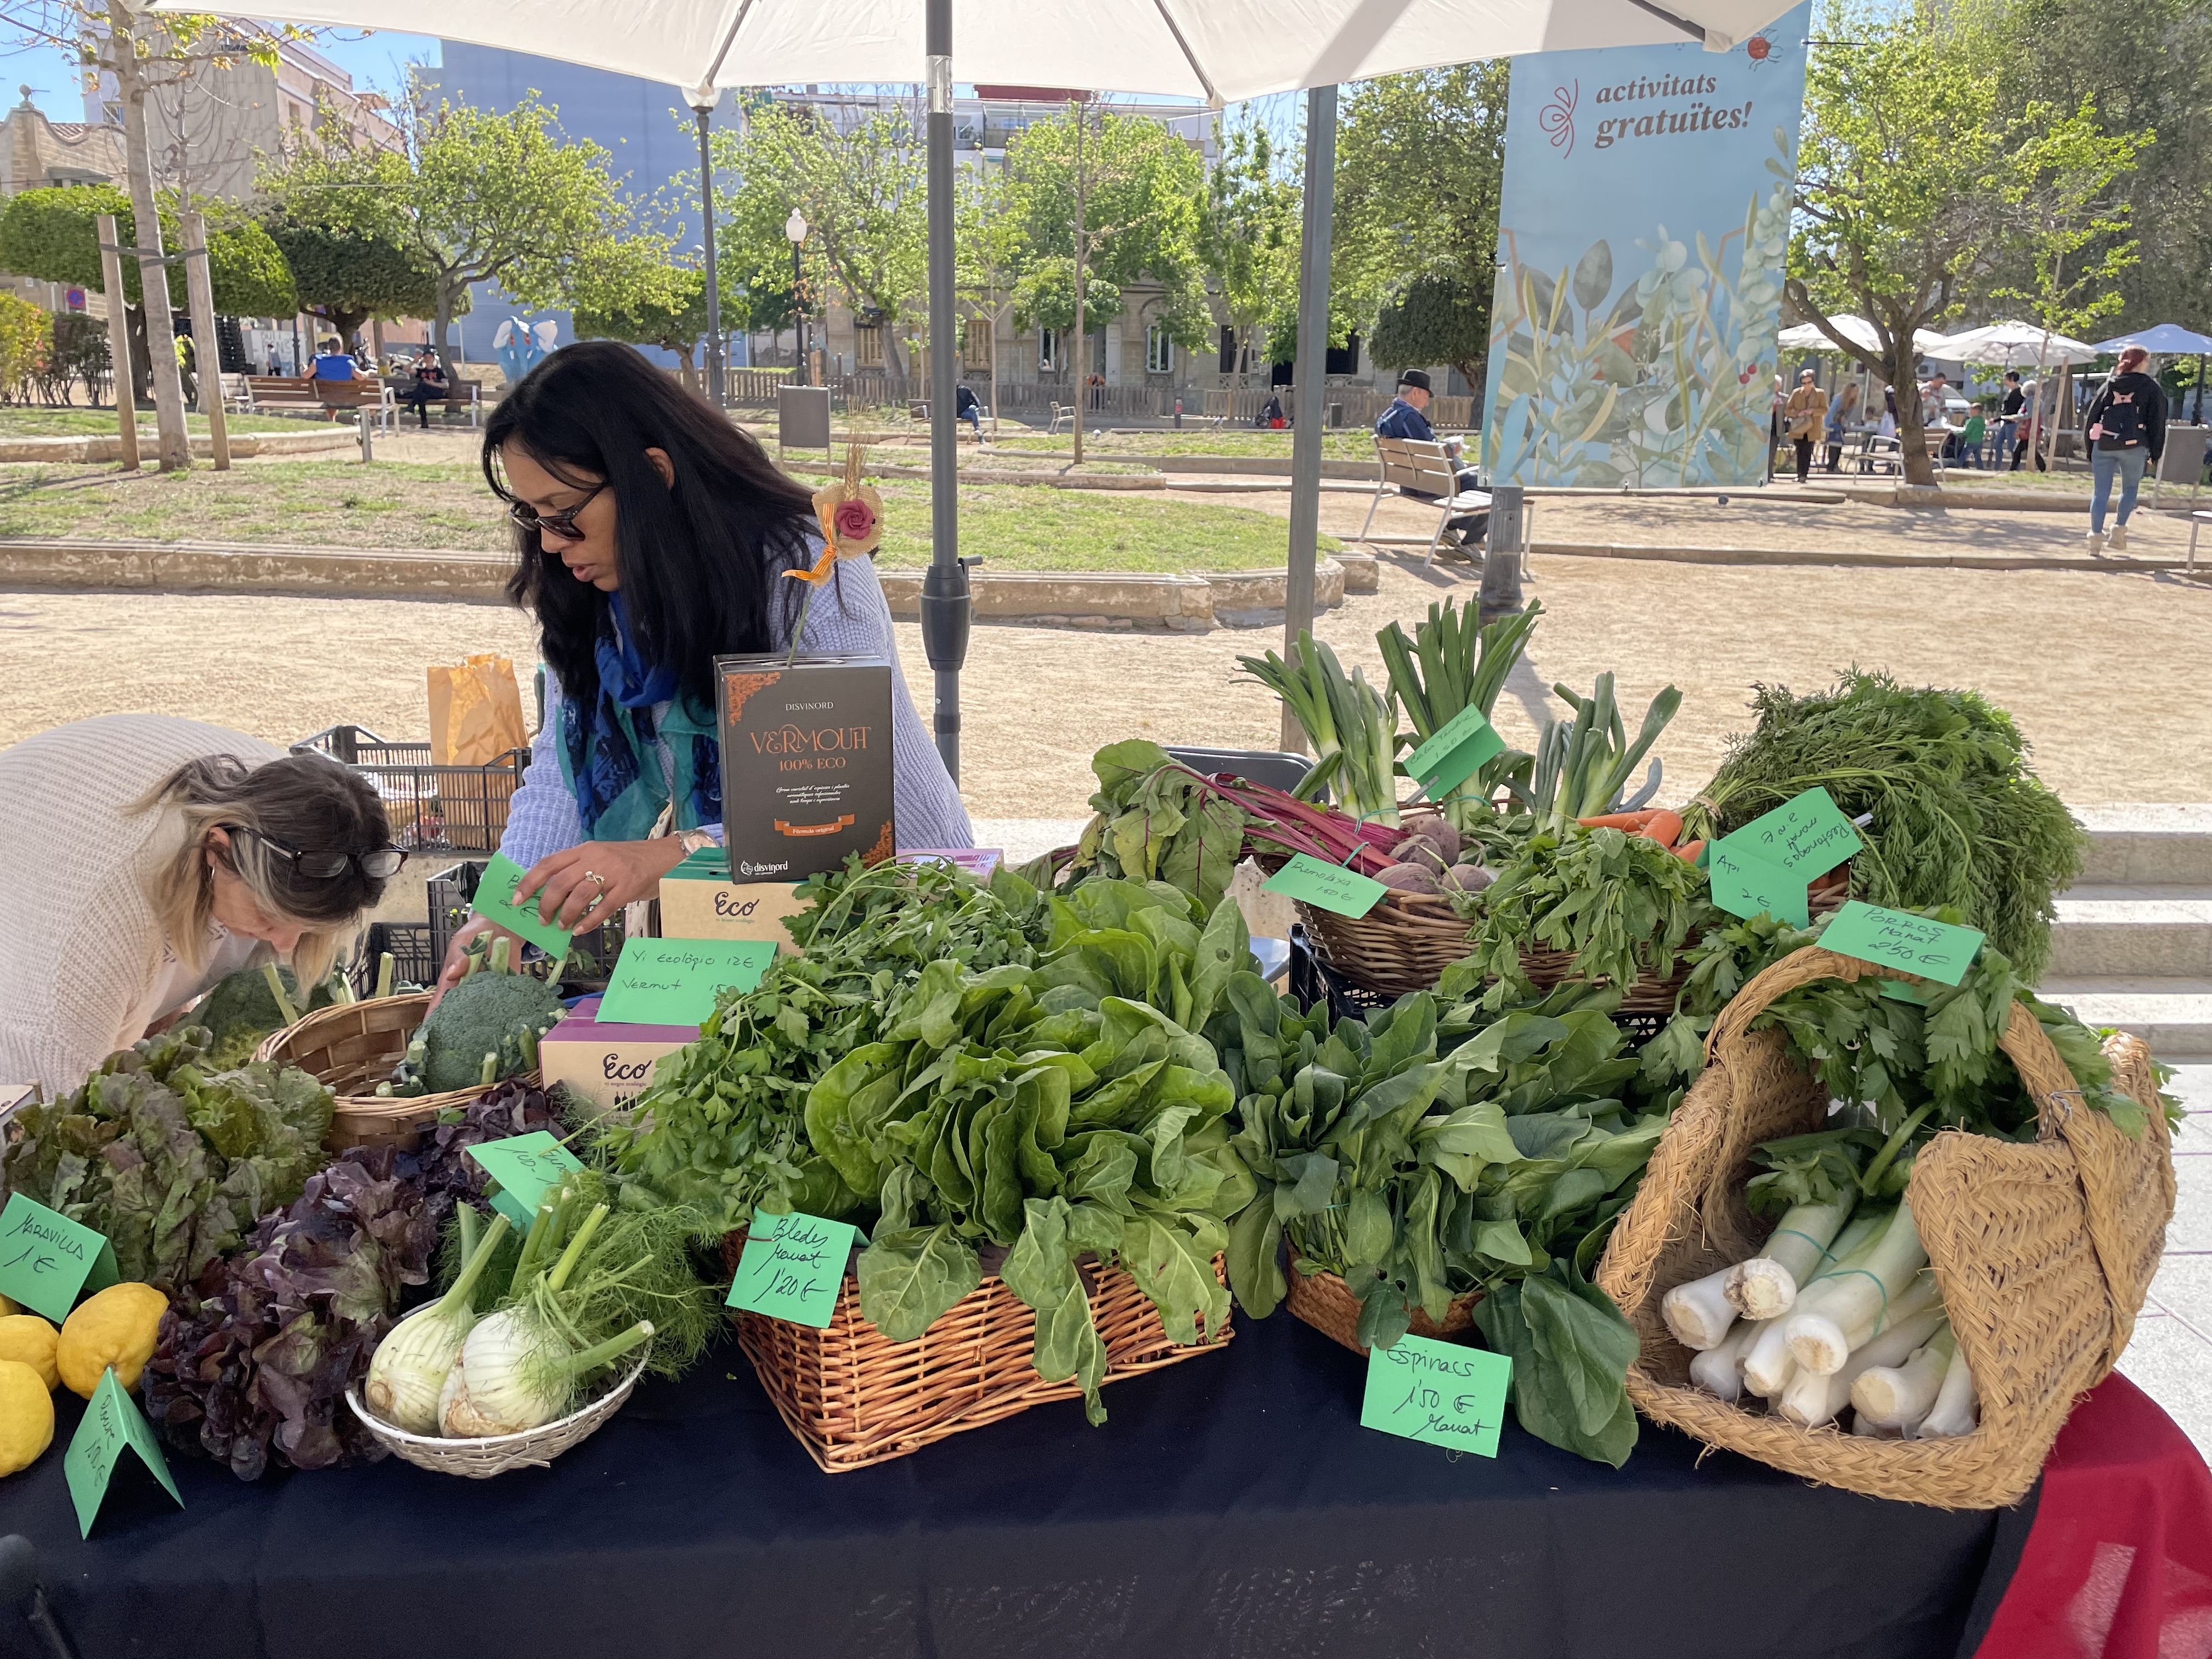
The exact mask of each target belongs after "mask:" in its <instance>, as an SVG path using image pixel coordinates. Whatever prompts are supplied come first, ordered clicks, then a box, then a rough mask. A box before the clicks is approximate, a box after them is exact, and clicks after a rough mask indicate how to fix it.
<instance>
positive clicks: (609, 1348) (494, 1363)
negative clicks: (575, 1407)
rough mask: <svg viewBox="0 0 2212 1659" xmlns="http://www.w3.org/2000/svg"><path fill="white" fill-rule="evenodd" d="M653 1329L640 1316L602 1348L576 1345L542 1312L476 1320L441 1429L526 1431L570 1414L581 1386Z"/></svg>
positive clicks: (506, 1311) (504, 1312)
mask: <svg viewBox="0 0 2212 1659" xmlns="http://www.w3.org/2000/svg"><path fill="white" fill-rule="evenodd" d="M652 1334H653V1326H652V1323H651V1322H649V1321H647V1320H643V1319H641V1320H639V1321H638V1322H637V1323H636V1324H635V1325H633V1326H631V1327H630V1328H629V1329H628V1330H626V1331H623V1332H622V1333H621V1334H619V1335H616V1336H611V1337H609V1338H608V1339H607V1340H605V1341H604V1342H602V1343H599V1345H598V1346H594V1347H589V1348H584V1349H580V1350H579V1349H575V1348H572V1347H571V1346H569V1345H568V1339H567V1338H566V1337H565V1336H563V1335H562V1333H561V1331H560V1330H559V1329H558V1328H556V1326H554V1325H553V1324H551V1323H550V1322H548V1321H546V1320H545V1319H544V1318H542V1317H541V1316H539V1315H538V1312H537V1311H536V1310H535V1309H533V1308H532V1307H530V1306H528V1305H522V1306H518V1307H513V1308H502V1309H501V1310H499V1311H498V1312H497V1313H495V1314H491V1315H489V1316H486V1317H484V1318H483V1319H481V1320H479V1321H477V1324H476V1326H475V1328H473V1329H471V1331H470V1332H469V1334H468V1337H467V1340H465V1341H464V1342H463V1343H462V1344H461V1352H460V1357H459V1359H457V1360H456V1361H455V1362H454V1364H453V1370H452V1372H451V1373H450V1374H449V1375H448V1376H447V1381H446V1389H445V1397H444V1400H443V1402H442V1406H441V1419H440V1426H441V1427H442V1428H443V1429H444V1430H445V1431H446V1433H447V1436H449V1437H453V1438H456V1439H472V1438H475V1437H478V1436H485V1435H500V1434H520V1433H521V1432H522V1431H524V1430H526V1429H535V1428H539V1427H542V1426H543V1425H545V1424H548V1423H550V1422H551V1421H552V1420H553V1419H555V1418H556V1417H560V1416H562V1415H563V1414H564V1413H566V1412H567V1411H568V1406H569V1402H570V1401H572V1400H574V1398H575V1394H576V1385H577V1383H579V1381H580V1380H581V1379H582V1378H583V1377H584V1376H586V1375H588V1374H589V1373H590V1372H592V1371H594V1370H598V1369H599V1367H600V1366H602V1365H604V1364H606V1363H607V1362H608V1361H609V1360H611V1359H617V1358H620V1357H621V1356H622V1355H623V1354H625V1353H628V1352H629V1351H630V1350H631V1349H632V1348H634V1347H635V1346H637V1345H638V1344H639V1343H641V1342H642V1341H644V1340H646V1339H647V1338H648V1337H650V1336H651V1335H652Z"/></svg>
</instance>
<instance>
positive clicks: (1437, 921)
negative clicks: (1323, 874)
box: [1252, 848, 1469, 997]
mask: <svg viewBox="0 0 2212 1659" xmlns="http://www.w3.org/2000/svg"><path fill="white" fill-rule="evenodd" d="M1252 857H1253V861H1254V862H1255V863H1256V864H1257V865H1258V866H1260V868H1261V869H1262V870H1264V871H1265V872H1267V874H1269V875H1270V876H1272V875H1273V874H1275V873H1276V872H1278V871H1279V870H1280V869H1282V867H1283V866H1285V865H1286V864H1288V863H1289V862H1290V861H1291V857H1290V854H1287V853H1284V852H1281V851H1279V850H1276V849H1273V848H1267V849H1265V850H1262V849H1260V848H1255V849H1254V851H1253V854H1252ZM1291 902H1292V904H1293V905H1294V906H1295V907H1296V908H1297V915H1298V920H1299V921H1301V922H1303V923H1304V925H1305V930H1306V938H1307V939H1308V940H1309V941H1310V943H1311V945H1312V946H1313V953H1314V954H1315V955H1316V956H1317V957H1320V958H1321V959H1322V961H1323V962H1325V963H1328V965H1329V966H1330V967H1331V968H1333V969H1335V970H1336V971H1337V972H1338V973H1340V974H1341V975H1344V977H1345V978H1346V979H1348V980H1350V981H1352V983H1353V984H1354V985H1357V986H1358V987H1360V988H1361V989H1362V990H1365V991H1376V992H1379V993H1381V994H1383V995H1384V996H1387V997H1401V996H1403V995H1405V994H1406V993H1407V992H1408V991H1431V990H1434V989H1435V988H1436V984H1437V980H1439V979H1441V978H1442V977H1443V971H1444V969H1447V968H1449V967H1450V966H1451V965H1452V963H1455V962H1457V961H1458V960H1459V959H1460V958H1461V957H1463V956H1465V955H1466V954H1467V934H1468V926H1469V924H1468V921H1467V920H1466V919H1465V918H1464V917H1462V916H1461V915H1459V914H1458V913H1457V912H1455V910H1454V909H1453V908H1451V901H1450V900H1449V899H1446V898H1444V897H1443V896H1440V895H1438V894H1435V893H1409V892H1407V891H1406V890H1404V889H1403V888H1399V887H1394V888H1392V889H1391V890H1389V892H1387V893H1385V894H1383V896H1382V897H1381V898H1380V899H1378V900H1376V903H1375V908H1373V909H1371V910H1370V911H1369V912H1368V913H1367V914H1366V915H1364V916H1340V915H1337V914H1336V913H1335V912H1334V910H1322V909H1317V908H1315V907H1314V906H1313V905H1310V904H1308V903H1306V902H1304V900H1303V899H1294V900H1292V901H1291Z"/></svg>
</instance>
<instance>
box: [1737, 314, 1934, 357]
mask: <svg viewBox="0 0 2212 1659" xmlns="http://www.w3.org/2000/svg"><path fill="white" fill-rule="evenodd" d="M1828 325H1829V326H1830V327H1831V328H1832V329H1834V330H1835V331H1836V332H1837V333H1838V334H1840V335H1842V336H1843V337H1844V338H1845V339H1846V340H1849V341H1850V343H1852V345H1854V346H1856V347H1857V349H1858V352H1859V355H1860V356H1865V357H1875V356H1880V355H1881V342H1880V341H1878V340H1877V339H1875V331H1874V325H1873V324H1872V323H1870V322H1869V321H1867V319H1865V318H1863V317H1854V316H1851V315H1850V314H1848V313H1846V314H1845V315H1844V316H1841V317H1831V318H1829V319H1828ZM1941 339H1942V336H1941V335H1938V334H1935V333H1932V332H1930V331H1929V330H1927V329H1924V328H1916V329H1914V330H1913V331H1912V347H1913V349H1914V350H1916V351H1917V352H1919V353H1921V354H1922V355H1923V356H1928V355H1929V347H1930V346H1932V345H1935V344H1936V343H1939V342H1940V341H1941ZM1775 343H1776V344H1777V345H1778V347H1780V348H1781V349H1783V350H1784V351H1835V350H1838V349H1840V348H1839V347H1838V345H1837V344H1836V343H1835V342H1834V341H1833V340H1832V339H1830V338H1829V337H1827V336H1826V334H1823V333H1822V332H1821V331H1820V325H1819V324H1817V323H1796V324H1793V325H1790V327H1788V328H1785V329H1784V330H1783V331H1782V332H1781V333H1780V334H1779V335H1778V336H1777V337H1776V340H1775ZM1935 355H1937V356H1940V355H1941V354H1940V353H1938V354H1935Z"/></svg>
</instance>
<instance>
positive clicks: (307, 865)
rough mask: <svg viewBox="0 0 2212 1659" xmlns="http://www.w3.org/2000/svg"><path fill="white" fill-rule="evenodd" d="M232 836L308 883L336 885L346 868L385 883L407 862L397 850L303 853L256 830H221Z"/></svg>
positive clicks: (236, 826) (230, 826)
mask: <svg viewBox="0 0 2212 1659" xmlns="http://www.w3.org/2000/svg"><path fill="white" fill-rule="evenodd" d="M223 827H224V828H225V829H228V830H229V831H230V833H231V834H232V835H234V836H252V837H253V838H254V840H256V841H258V842H260V843H261V844H262V845H263V846H264V847H265V848H268V849H269V850H270V852H272V853H274V854H276V856H277V857H278V858H281V859H289V860H291V861H292V868H293V871H294V872H295V873H296V874H298V875H301V876H304V877H305V878H307V880H309V881H336V880H337V878H339V877H340V876H342V875H343V874H345V872H346V870H347V868H348V867H349V866H350V867H351V868H353V869H356V870H358V871H360V872H361V873H362V875H364V876H366V877H368V878H369V879H370V880H371V881H388V880H390V879H391V878H392V877H393V876H396V875H398V873H399V867H400V866H402V865H404V864H405V863H406V862H407V854H405V853H404V851H402V850H401V849H400V848H397V847H378V848H372V849H370V850H369V851H368V852H366V853H303V852H301V851H300V850H299V848H295V847H287V846H285V845H284V843H283V842H280V841H272V840H270V838H269V837H268V836H264V835H263V834H262V833H261V832H260V831H259V830H258V829H247V828H246V826H245V825H244V824H241V823H230V824H225V825H224V826H223Z"/></svg>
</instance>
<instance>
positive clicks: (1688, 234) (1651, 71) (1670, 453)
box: [1482, 0, 1812, 487]
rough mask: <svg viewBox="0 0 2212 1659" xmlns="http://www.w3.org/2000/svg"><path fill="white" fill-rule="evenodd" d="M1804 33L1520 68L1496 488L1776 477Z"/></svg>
mask: <svg viewBox="0 0 2212 1659" xmlns="http://www.w3.org/2000/svg"><path fill="white" fill-rule="evenodd" d="M1811 23H1812V7H1811V5H1810V3H1809V0H1808V3H1807V4H1805V5H1801V6H1799V7H1797V8H1796V9H1795V10H1792V11H1790V12H1788V13H1786V14H1784V15H1783V16H1782V17H1781V18H1780V19H1778V21H1775V22H1774V23H1772V24H1771V25H1770V26H1768V27H1765V28H1764V29H1761V30H1760V31H1759V33H1757V34H1755V35H1753V36H1752V37H1751V38H1750V39H1748V40H1739V41H1737V42H1736V43H1735V45H1734V46H1731V47H1730V48H1729V50H1728V51H1726V52H1708V51H1706V50H1705V48H1704V47H1703V46H1699V44H1697V43H1695V42H1693V41H1685V42H1683V43H1682V44H1680V45H1679V46H1616V47H1607V48H1603V49H1601V50H1598V51H1594V52H1537V53H1534V54H1532V55H1530V56H1528V57H1524V58H1516V59H1514V62H1513V70H1512V76H1513V78H1512V92H1511V96H1510V100H1509V103H1508V107H1507V112H1506V123H1505V179H1504V189H1503V191H1502V192H1501V195H1500V199H1499V204H1498V287H1497V294H1496V297H1495V299H1494V301H1493V302H1492V307H1491V329H1490V360H1489V379H1488V383H1487V386H1486V388H1485V392H1486V395H1485V397H1484V399H1483V419H1482V460H1483V466H1484V468H1485V470H1486V472H1487V473H1488V474H1489V475H1490V476H1491V477H1492V478H1494V479H1495V480H1496V481H1497V482H1498V483H1517V484H1549V485H1581V486H1585V487H1589V486H1599V487H1612V486H1618V485H1629V486H1642V487H1667V486H1678V485H1686V484H1692V485H1703V484H1739V485H1740V484H1753V483H1760V482H1762V481H1763V480H1764V479H1765V477H1766V459H1767V449H1768V445H1769V441H1770V431H1771V428H1770V424H1769V422H1770V419H1771V412H1772V409H1773V393H1774V376H1775V373H1776V349H1775V336H1776V334H1777V333H1778V331H1779V329H1780V325H1781V307H1782V274H1783V260H1784V256H1785V254H1786V253H1787V252H1788V251H1789V246H1790V196H1791V192H1792V190H1793V188H1794V185H1795V181H1796V167H1797V127H1798V120H1799V118H1800V115H1801V114H1802V111H1803V108H1804V102H1805V40H1806V35H1807V33H1808V31H1809V29H1810V27H1811Z"/></svg>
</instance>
